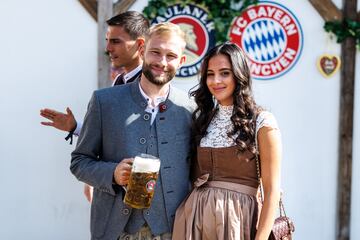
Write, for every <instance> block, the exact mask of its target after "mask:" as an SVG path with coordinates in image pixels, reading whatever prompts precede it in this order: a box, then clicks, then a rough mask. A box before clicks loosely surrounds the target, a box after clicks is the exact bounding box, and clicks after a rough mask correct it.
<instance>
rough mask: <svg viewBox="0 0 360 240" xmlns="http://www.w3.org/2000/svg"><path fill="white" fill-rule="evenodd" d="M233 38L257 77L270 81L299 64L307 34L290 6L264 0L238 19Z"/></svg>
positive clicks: (235, 23)
mask: <svg viewBox="0 0 360 240" xmlns="http://www.w3.org/2000/svg"><path fill="white" fill-rule="evenodd" d="M229 33H230V39H231V41H232V42H234V43H236V44H238V45H239V46H240V47H241V48H242V49H243V50H244V51H245V52H246V54H247V55H248V57H249V60H250V61H249V65H250V70H251V74H252V76H253V78H255V79H259V80H270V79H274V78H277V77H280V76H281V75H283V74H285V73H286V72H288V71H289V70H290V69H291V68H292V67H294V65H295V64H296V62H297V61H298V59H299V57H300V55H301V51H302V47H303V32H302V29H301V26H300V24H299V21H298V20H297V18H296V17H295V15H294V14H293V13H292V12H291V11H290V10H289V9H287V8H286V7H284V6H282V5H280V4H278V3H274V2H270V1H262V2H259V3H258V4H257V5H252V6H249V7H248V8H247V9H246V10H245V11H244V12H243V13H242V15H241V16H239V17H237V18H235V19H234V21H233V23H232V26H231V28H230V32H229Z"/></svg>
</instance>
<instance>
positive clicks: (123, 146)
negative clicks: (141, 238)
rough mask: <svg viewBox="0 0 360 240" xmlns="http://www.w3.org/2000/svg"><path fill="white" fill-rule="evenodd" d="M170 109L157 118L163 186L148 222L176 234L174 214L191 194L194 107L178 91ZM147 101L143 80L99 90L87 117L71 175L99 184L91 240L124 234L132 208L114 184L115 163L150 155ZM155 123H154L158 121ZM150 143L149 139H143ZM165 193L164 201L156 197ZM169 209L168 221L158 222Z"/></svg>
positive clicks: (154, 228) (147, 215)
mask: <svg viewBox="0 0 360 240" xmlns="http://www.w3.org/2000/svg"><path fill="white" fill-rule="evenodd" d="M165 104H166V106H167V109H166V111H163V112H160V111H159V113H158V114H157V115H156V119H155V121H156V130H157V142H158V154H159V158H160V160H161V169H160V177H161V180H162V181H161V184H160V185H159V184H157V185H156V187H155V196H154V199H153V202H152V205H151V207H150V208H149V209H148V210H144V218H145V219H146V221H147V222H148V223H149V222H150V223H151V224H149V226H150V228H151V230H152V232H153V234H161V233H162V232H160V230H159V229H160V228H161V226H164V224H166V225H165V226H168V229H169V230H170V231H171V230H172V225H173V221H174V217H175V211H176V208H177V207H178V205H179V204H180V203H181V201H182V200H183V199H184V198H185V196H186V195H187V193H188V192H189V186H190V183H189V164H190V162H189V161H190V159H189V149H190V146H189V145H190V124H191V113H192V111H193V104H192V102H191V101H190V100H189V98H188V96H187V95H186V94H185V93H183V92H181V91H180V90H177V89H175V88H173V87H171V88H170V93H169V97H168V99H167V100H166V102H165ZM146 106H147V102H146V100H145V99H144V97H143V96H142V95H141V93H140V90H139V81H135V82H133V83H130V84H126V85H121V86H115V87H111V88H106V89H102V90H98V91H95V92H94V94H93V96H92V98H91V100H90V103H89V106H88V111H87V113H86V116H85V121H84V125H83V128H82V130H81V133H80V137H79V139H78V143H77V146H76V149H75V150H74V151H73V152H72V155H71V156H72V159H71V166H70V169H71V172H72V173H73V174H74V175H75V176H76V177H77V179H78V180H80V181H83V182H85V183H87V184H90V185H92V186H94V195H93V201H92V204H91V224H90V226H91V227H90V228H91V239H106V240H107V239H109V240H115V239H117V237H119V236H120V234H121V233H122V232H123V231H124V228H125V226H126V224H127V222H128V220H129V216H130V214H131V211H132V209H131V208H130V207H128V206H127V205H125V204H124V203H123V194H124V192H123V191H122V189H121V187H120V186H118V185H114V184H113V173H114V170H115V168H116V165H117V164H118V163H119V162H120V161H121V160H122V159H124V158H129V157H134V156H135V155H138V154H140V153H145V152H146V144H145V143H146V139H149V137H150V136H149V127H150V123H149V118H148V117H144V115H146V114H147V113H146V112H145V108H146ZM154 123H155V122H154ZM144 139H145V141H144ZM157 194H163V197H161V198H159V199H164V200H165V201H164V200H163V201H157V198H156V195H157ZM160 211H163V213H164V211H165V213H164V214H163V216H166V220H165V221H161V219H158V217H157V216H158V214H159V212H160Z"/></svg>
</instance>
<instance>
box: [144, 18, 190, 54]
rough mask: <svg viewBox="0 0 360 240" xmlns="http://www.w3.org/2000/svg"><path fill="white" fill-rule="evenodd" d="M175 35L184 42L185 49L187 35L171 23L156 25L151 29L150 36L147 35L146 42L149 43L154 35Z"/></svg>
mask: <svg viewBox="0 0 360 240" xmlns="http://www.w3.org/2000/svg"><path fill="white" fill-rule="evenodd" d="M170 34H175V35H177V36H178V37H179V38H180V39H181V40H182V43H180V44H182V47H183V49H185V46H186V40H185V33H184V32H183V31H182V30H181V28H180V27H179V26H178V25H176V24H174V23H171V22H162V23H158V24H155V25H153V26H151V27H150V29H149V31H148V34H147V35H145V41H148V40H149V39H150V38H151V37H152V36H153V35H170Z"/></svg>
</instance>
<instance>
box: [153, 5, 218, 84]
mask: <svg viewBox="0 0 360 240" xmlns="http://www.w3.org/2000/svg"><path fill="white" fill-rule="evenodd" d="M165 21H170V22H172V23H175V24H177V25H179V26H180V28H181V30H183V31H184V32H185V34H186V48H185V55H186V62H185V64H184V65H183V66H182V67H181V68H180V69H179V70H178V71H177V73H176V76H177V77H190V76H194V75H196V74H197V73H198V72H199V69H200V66H201V60H202V59H203V57H204V55H205V54H206V53H207V51H208V50H209V49H211V48H212V47H214V45H215V31H214V29H215V26H214V22H213V21H211V20H209V19H208V13H207V11H205V10H204V9H202V8H200V7H198V6H196V5H193V4H187V5H185V6H182V5H181V4H175V5H172V6H169V7H168V8H167V9H166V12H165V13H164V14H163V15H159V16H157V17H155V18H154V19H153V21H152V24H156V23H160V22H165Z"/></svg>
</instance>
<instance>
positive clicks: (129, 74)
mask: <svg viewBox="0 0 360 240" xmlns="http://www.w3.org/2000/svg"><path fill="white" fill-rule="evenodd" d="M141 69H142V64H140V65H139V66H137V67H136V68H135V69H133V70H132V71H130V72H128V73H126V74H125V76H124V83H127V81H129V79H131V78H132V77H133V76H135V75H136V74H137V73H138V72H139V71H141Z"/></svg>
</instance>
